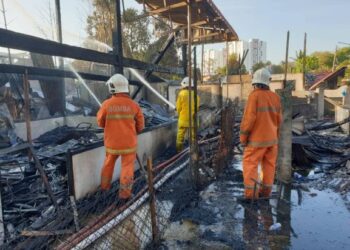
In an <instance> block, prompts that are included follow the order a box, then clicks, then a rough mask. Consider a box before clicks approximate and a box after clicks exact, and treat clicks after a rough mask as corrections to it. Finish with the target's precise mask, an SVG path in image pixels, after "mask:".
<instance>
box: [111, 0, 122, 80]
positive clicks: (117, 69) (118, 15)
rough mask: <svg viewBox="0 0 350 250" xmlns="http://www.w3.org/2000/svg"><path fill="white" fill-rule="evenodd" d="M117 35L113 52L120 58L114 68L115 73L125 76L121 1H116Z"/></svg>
mask: <svg viewBox="0 0 350 250" xmlns="http://www.w3.org/2000/svg"><path fill="white" fill-rule="evenodd" d="M115 20H116V23H115V31H114V32H115V33H114V34H115V35H114V36H113V52H114V55H115V56H116V57H117V58H118V62H119V63H118V64H116V65H115V66H114V71H115V73H119V74H124V69H123V36H122V21H121V11H120V0H116V1H115Z"/></svg>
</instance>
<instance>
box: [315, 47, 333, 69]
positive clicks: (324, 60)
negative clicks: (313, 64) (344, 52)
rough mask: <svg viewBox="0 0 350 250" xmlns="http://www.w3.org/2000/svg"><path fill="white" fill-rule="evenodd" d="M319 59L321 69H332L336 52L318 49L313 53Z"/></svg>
mask: <svg viewBox="0 0 350 250" xmlns="http://www.w3.org/2000/svg"><path fill="white" fill-rule="evenodd" d="M311 56H314V57H316V58H317V59H318V63H319V70H320V71H326V70H331V69H332V67H333V59H334V53H331V52H329V51H316V52H314V53H312V54H311Z"/></svg>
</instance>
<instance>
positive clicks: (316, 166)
mask: <svg viewBox="0 0 350 250" xmlns="http://www.w3.org/2000/svg"><path fill="white" fill-rule="evenodd" d="M349 122H350V119H349V118H347V119H345V120H343V121H341V122H338V123H332V122H327V121H322V122H315V123H310V124H306V125H305V129H304V131H302V133H298V134H299V135H297V134H294V135H293V167H294V169H295V170H297V171H298V172H296V173H294V179H295V180H296V181H297V182H311V183H310V184H311V185H312V186H313V187H315V188H316V189H319V190H325V189H332V190H334V191H335V192H337V193H339V194H340V195H341V196H342V197H343V199H344V201H345V203H346V204H347V206H348V208H349V209H350V192H349V191H350V137H349V136H348V135H346V134H345V133H344V132H343V130H342V129H341V126H342V125H344V124H347V123H349ZM299 132H301V131H300V130H299Z"/></svg>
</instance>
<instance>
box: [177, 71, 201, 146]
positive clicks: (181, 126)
mask: <svg viewBox="0 0 350 250" xmlns="http://www.w3.org/2000/svg"><path fill="white" fill-rule="evenodd" d="M191 85H192V86H193V84H191ZM181 86H182V89H181V90H180V92H179V94H178V97H177V100H176V111H177V113H178V115H179V119H178V125H177V137H176V151H177V152H180V151H181V150H182V149H183V144H184V140H185V135H186V133H189V129H190V117H189V116H190V113H189V112H190V109H189V106H190V104H189V95H190V94H191V116H192V118H193V117H194V111H195V110H194V107H195V106H194V104H195V103H194V95H193V90H192V88H190V87H189V78H188V77H185V78H184V79H183V80H182V81H181ZM199 102H200V99H199V97H198V96H197V110H198V108H199ZM191 134H192V140H194V139H195V134H194V125H193V119H192V129H191Z"/></svg>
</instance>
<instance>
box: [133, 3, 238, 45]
mask: <svg viewBox="0 0 350 250" xmlns="http://www.w3.org/2000/svg"><path fill="white" fill-rule="evenodd" d="M136 1H137V2H139V3H142V4H144V5H145V6H146V7H147V9H148V12H149V14H150V15H158V16H161V17H162V18H165V19H167V20H169V21H170V22H171V23H174V24H177V25H178V26H177V28H176V29H177V30H179V29H181V30H184V31H185V32H184V33H185V38H184V40H183V42H186V41H187V25H188V21H187V2H188V1H187V0H136ZM192 2H193V4H192V11H191V23H192V29H193V41H192V42H193V44H202V43H219V42H225V41H237V40H238V35H237V33H236V32H235V30H234V29H233V28H232V26H231V25H230V24H229V23H228V21H227V20H226V19H225V17H224V16H223V15H222V13H221V12H220V10H219V9H218V8H217V7H216V5H215V4H214V2H213V1H212V0H192Z"/></svg>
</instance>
